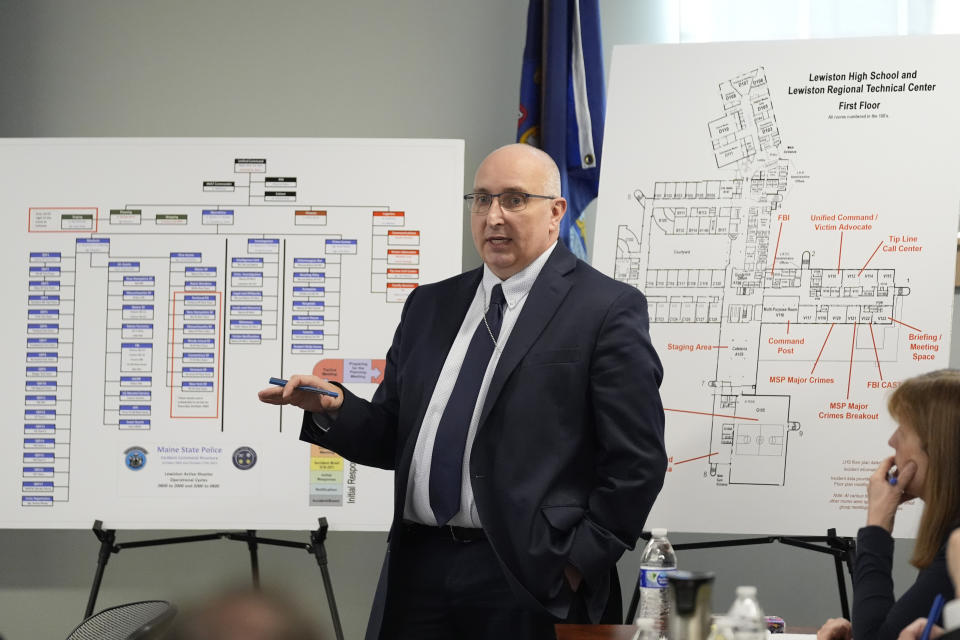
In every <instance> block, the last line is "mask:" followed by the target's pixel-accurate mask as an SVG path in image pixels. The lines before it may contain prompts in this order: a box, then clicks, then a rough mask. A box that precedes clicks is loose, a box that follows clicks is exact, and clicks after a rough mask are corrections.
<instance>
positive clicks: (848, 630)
mask: <svg viewBox="0 0 960 640" xmlns="http://www.w3.org/2000/svg"><path fill="white" fill-rule="evenodd" d="M852 638H853V627H852V625H851V624H850V621H849V620H847V619H846V618H830V619H829V620H827V621H826V622H824V623H823V626H822V627H820V629H818V630H817V640H851V639H852Z"/></svg>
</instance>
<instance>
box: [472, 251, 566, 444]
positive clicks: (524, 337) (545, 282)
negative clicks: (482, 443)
mask: <svg viewBox="0 0 960 640" xmlns="http://www.w3.org/2000/svg"><path fill="white" fill-rule="evenodd" d="M576 264H577V258H576V257H575V256H574V255H573V254H572V253H570V252H569V251H568V250H567V249H566V248H565V247H563V246H562V245H560V244H558V245H557V247H556V248H555V249H554V250H553V253H552V254H550V257H549V258H548V259H547V262H546V264H544V265H543V269H542V270H541V271H540V275H539V276H537V279H536V281H535V282H534V283H533V287H532V288H531V289H530V293H529V294H528V296H527V301H526V302H525V303H524V305H523V310H522V311H521V312H520V317H519V318H517V323H516V324H515V325H514V326H513V330H512V331H511V332H510V337H509V338H508V339H507V346H506V348H505V349H504V350H503V353H502V354H501V355H500V360H499V361H498V362H497V368H496V370H495V371H494V372H493V378H492V379H491V381H490V388H489V390H487V398H486V400H485V401H484V403H483V411H482V412H481V413H480V423H479V425H478V426H477V429H478V430H479V429H482V428H483V424H484V422H486V420H487V416H489V415H490V410H491V408H492V407H493V405H494V404H495V403H496V401H497V398H498V397H499V396H500V392H501V391H502V390H503V385H504V384H505V383H506V381H507V378H509V377H510V374H511V373H513V370H514V369H515V368H516V367H517V365H518V364H520V361H521V360H523V357H524V356H525V355H526V354H527V351H529V350H530V347H531V346H532V345H533V343H534V342H535V341H536V339H537V338H538V337H539V336H540V334H541V332H543V329H544V327H546V326H547V323H548V322H550V319H551V318H552V317H553V316H554V314H555V313H556V312H557V308H558V307H559V306H560V304H561V303H562V302H563V300H564V298H566V297H567V292H568V291H569V290H570V286H571V285H570V282H569V281H568V280H567V278H566V275H567V274H568V273H569V272H570V271H572V270H573V268H574V267H575V266H576Z"/></svg>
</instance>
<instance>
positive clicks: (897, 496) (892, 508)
mask: <svg viewBox="0 0 960 640" xmlns="http://www.w3.org/2000/svg"><path fill="white" fill-rule="evenodd" d="M892 466H893V456H890V457H889V458H887V459H886V460H884V461H883V462H881V463H880V466H879V467H877V470H876V471H874V472H873V475H872V476H870V481H869V482H868V483H867V526H871V525H874V526H877V527H882V528H883V529H885V530H886V531H887V533H893V522H894V519H895V518H896V516H897V507H899V506H900V504H901V503H903V502H906V501H907V500H911V499H913V496H911V495H909V494H907V493H905V492H904V491H903V489H902V488H901V487H906V486H909V485H910V482H911V481H912V480H913V476H914V475H915V474H916V473H917V465H916V463H914V462H912V461H909V462H907V463H906V464H904V466H903V468H902V469H900V475H898V476H897V484H890V482H889V480H888V479H887V473H889V471H890V468H891V467H892Z"/></svg>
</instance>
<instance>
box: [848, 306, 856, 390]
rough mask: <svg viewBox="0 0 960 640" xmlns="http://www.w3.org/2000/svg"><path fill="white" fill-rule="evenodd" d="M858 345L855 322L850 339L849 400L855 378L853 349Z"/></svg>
mask: <svg viewBox="0 0 960 640" xmlns="http://www.w3.org/2000/svg"><path fill="white" fill-rule="evenodd" d="M856 346H857V323H856V322H854V323H853V340H851V341H850V370H849V371H848V372H847V400H849V399H850V381H851V380H853V350H854V348H855V347H856Z"/></svg>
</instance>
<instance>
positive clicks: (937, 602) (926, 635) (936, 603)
mask: <svg viewBox="0 0 960 640" xmlns="http://www.w3.org/2000/svg"><path fill="white" fill-rule="evenodd" d="M941 609H943V594H942V593H938V594H937V597H936V598H934V599H933V606H932V607H930V613H929V614H927V626H925V627H924V628H923V635H922V636H920V640H930V632H931V631H933V625H935V624H936V623H937V619H938V618H939V617H940V610H941Z"/></svg>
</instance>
